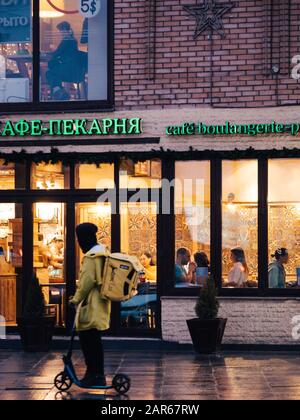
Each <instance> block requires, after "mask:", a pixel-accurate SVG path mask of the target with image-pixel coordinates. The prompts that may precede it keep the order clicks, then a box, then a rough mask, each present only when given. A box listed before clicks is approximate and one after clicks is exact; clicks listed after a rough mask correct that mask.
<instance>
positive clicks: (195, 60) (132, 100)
mask: <svg viewBox="0 0 300 420" xmlns="http://www.w3.org/2000/svg"><path fill="white" fill-rule="evenodd" d="M201 1H202V0H201ZM272 1H273V2H274V3H277V6H278V7H274V13H275V17H273V23H274V26H275V29H274V37H273V44H272V45H273V56H274V57H275V58H274V60H275V61H274V60H273V62H272V63H271V62H270V60H269V58H270V51H271V49H270V48H271V39H270V32H269V31H268V27H269V24H268V19H269V18H268V16H269V15H268V14H269V9H268V4H269V3H270V2H271V0H236V1H235V3H236V7H235V8H233V9H232V10H231V11H230V12H229V13H228V14H226V15H225V16H224V17H223V22H224V28H225V33H226V38H225V39H221V38H220V36H219V35H217V34H215V35H214V36H213V41H212V43H211V42H210V40H209V39H208V32H206V33H205V34H202V35H200V37H199V38H198V39H197V40H196V41H195V40H193V34H194V30H195V27H196V24H195V21H194V20H192V19H189V18H188V17H187V14H186V12H185V11H184V10H183V5H186V4H194V3H195V4H196V0H189V1H188V0H167V1H166V0H156V4H157V11H156V43H155V45H156V60H155V63H156V76H155V80H154V81H153V80H147V56H148V55H147V40H148V35H147V34H148V31H147V4H148V0H138V1H129V0H128V1H126V0H125V1H124V0H115V104H116V109H117V110H121V109H139V108H160V107H178V106H187V105H188V106H192V107H193V106H198V105H201V106H209V105H210V104H212V105H214V106H217V107H218V106H222V107H223V106H224V107H261V106H276V105H286V104H298V103H299V102H300V90H299V86H298V82H297V81H295V80H294V79H292V78H291V76H290V75H289V74H288V73H290V71H289V62H290V59H291V57H292V56H294V55H296V54H300V47H299V45H300V42H299V41H300V0H291V25H290V27H291V37H290V39H291V44H290V47H291V51H290V54H288V53H287V49H288V48H287V39H288V20H287V18H286V17H285V15H286V9H285V8H283V9H282V8H281V6H282V4H283V3H286V0H280V1H279V0H272ZM218 2H219V3H222V2H224V0H218ZM211 54H212V60H213V65H212V73H211V66H210V63H211ZM288 55H290V56H291V57H288ZM277 61H278V64H280V66H281V68H282V69H283V70H284V71H285V72H286V73H287V74H281V75H280V76H279V77H278V83H277V81H276V79H277V76H274V75H273V76H272V75H270V67H272V64H277ZM283 61H285V62H283ZM270 63H271V64H270ZM267 70H268V72H269V74H268V75H267V73H266V71H267ZM211 76H212V77H211ZM211 92H212V97H211Z"/></svg>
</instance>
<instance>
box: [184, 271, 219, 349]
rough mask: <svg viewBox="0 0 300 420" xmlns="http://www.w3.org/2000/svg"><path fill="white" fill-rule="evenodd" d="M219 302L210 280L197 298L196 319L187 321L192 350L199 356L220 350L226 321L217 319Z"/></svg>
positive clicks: (212, 282)
mask: <svg viewBox="0 0 300 420" xmlns="http://www.w3.org/2000/svg"><path fill="white" fill-rule="evenodd" d="M219 306H220V304H219V302H218V300H217V289H216V287H215V284H214V281H213V280H212V279H211V278H210V279H208V281H207V286H206V287H204V288H203V289H202V290H201V292H200V295H199V297H198V300H197V303H196V306H195V312H196V315H197V318H195V319H190V320H188V321H187V325H188V328H189V331H190V334H191V338H192V341H193V345H194V349H195V351H196V352H197V353H200V354H212V353H215V352H216V351H217V350H219V349H220V347H221V344H222V340H223V336H224V332H225V327H226V323H227V319H223V318H218V313H219Z"/></svg>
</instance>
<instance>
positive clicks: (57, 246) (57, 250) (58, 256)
mask: <svg viewBox="0 0 300 420" xmlns="http://www.w3.org/2000/svg"><path fill="white" fill-rule="evenodd" d="M63 250H64V238H63V236H60V235H58V236H56V237H55V238H54V239H53V241H52V244H51V246H50V258H49V260H50V265H51V266H52V267H54V268H56V269H61V270H62V269H63V262H64V251H63Z"/></svg>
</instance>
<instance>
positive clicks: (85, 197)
mask: <svg viewBox="0 0 300 420" xmlns="http://www.w3.org/2000/svg"><path fill="white" fill-rule="evenodd" d="M245 155H246V156H245ZM144 157H145V159H151V154H149V155H148V154H147V153H145V155H144ZM157 157H159V156H157ZM160 158H161V162H162V179H167V180H169V181H172V180H173V179H174V178H175V162H176V161H189V160H193V161H195V160H198V161H210V165H211V172H210V173H211V175H210V176H211V266H212V271H213V276H214V278H215V279H217V280H218V279H219V281H218V286H219V296H221V297H236V298H241V299H242V298H251V297H253V298H255V297H261V298H268V297H271V298H272V297H273V298H289V297H294V298H295V297H298V298H299V297H300V289H269V288H268V262H269V251H268V205H267V204H268V203H267V200H268V162H269V159H276V158H278V159H280V158H298V159H300V151H299V155H298V154H297V153H295V154H293V153H287V154H286V156H282V155H280V154H279V153H278V154H274V153H271V152H270V153H266V155H265V156H263V157H259V154H258V155H252V154H247V153H245V154H243V155H242V156H238V153H237V154H236V157H232V153H230V154H228V155H227V154H226V153H223V152H222V153H221V154H218V153H214V154H213V156H211V155H210V154H209V153H203V154H199V155H197V154H195V156H191V157H189V158H188V159H186V158H184V157H183V158H181V159H180V156H178V155H177V156H176V157H175V156H174V158H173V157H172V158H170V157H166V158H164V156H163V154H162V155H161V156H160ZM61 159H62V160H64V154H61ZM95 159H96V160H97V161H98V162H99V163H101V162H103V163H105V161H104V160H103V159H102V156H101V154H96V155H95ZM249 159H254V160H257V161H258V250H259V252H258V270H259V287H258V288H257V289H226V288H225V289H223V288H221V287H220V280H221V270H222V223H221V221H222V161H223V160H249ZM11 161H13V159H11ZM75 163H80V158H79V159H78V161H74V162H73V161H72V162H70V163H69V164H68V165H69V167H70V188H69V189H67V190H48V191H47V190H33V189H32V188H31V165H32V160H31V159H30V156H28V157H27V159H26V180H25V181H26V188H25V189H23V190H21V189H20V190H1V191H0V193H1V202H2V203H20V204H22V205H23V247H24V254H23V273H24V282H23V284H22V296H20V303H19V305H20V304H21V301H23V299H24V298H25V296H26V291H27V287H28V279H29V278H30V273H32V272H33V234H32V232H33V203H35V202H48V201H53V202H59V203H65V204H66V217H67V236H66V241H67V242H68V244H69V245H68V253H67V259H66V270H67V272H68V275H69V278H70V279H75V277H76V272H75V264H74V261H75V255H76V254H75V226H76V219H75V205H76V203H78V202H91V201H96V200H97V198H98V197H99V192H97V191H96V190H94V189H76V185H75ZM111 163H113V164H114V174H115V183H116V188H117V203H120V193H121V191H120V190H118V187H119V158H118V156H115V158H114V159H113V161H111ZM134 193H135V192H133V191H130V192H129V194H128V199H130V198H131V197H132V196H133V195H134ZM148 193H149V201H151V199H152V197H151V192H150V191H149V190H148ZM156 194H159V197H160V199H159V213H158V216H157V245H158V246H157V263H158V264H157V266H158V273H157V276H158V284H157V294H158V314H157V317H158V318H157V321H158V325H157V330H156V331H155V332H154V335H155V336H159V335H160V334H161V329H160V328H161V324H160V320H161V304H160V300H161V298H162V297H168V296H171V297H172V296H173V297H178V298H185V297H186V298H188V297H196V296H198V294H199V289H197V288H195V289H194V288H193V289H185V288H180V289H176V288H175V287H174V284H173V279H174V262H175V211H174V209H175V193H174V188H172V189H171V193H170V199H171V214H162V189H160V190H157V191H156ZM119 249H120V213H119V211H118V212H117V214H115V215H112V251H113V252H118V251H119ZM75 287H76V285H75V281H73V280H71V281H70V282H68V283H67V290H66V296H67V298H68V297H69V296H71V295H73V294H74V292H75ZM67 312H68V314H67V322H68V323H67V328H68V327H70V326H71V324H70V322H71V320H72V314H71V312H70V310H69V308H67ZM114 322H115V323H114V324H113V325H112V328H113V331H114V332H115V331H118V332H119V333H121V332H122V333H123V332H124V330H121V329H120V328H118V325H117V323H116V319H115V321H114ZM9 330H12V331H13V330H14V327H10V329H9ZM59 331H60V329H59V330H58V332H59ZM64 331H65V329H63V330H62V333H64ZM140 334H141V332H140V330H138V331H137V330H132V331H129V330H128V331H126V335H128V336H136V335H140ZM143 334H145V332H143ZM145 335H149V336H153V332H152V331H150V332H148V333H146V334H145Z"/></svg>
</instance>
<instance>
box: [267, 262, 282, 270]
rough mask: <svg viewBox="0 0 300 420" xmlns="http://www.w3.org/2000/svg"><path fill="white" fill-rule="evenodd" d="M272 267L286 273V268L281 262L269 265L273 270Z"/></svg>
mask: <svg viewBox="0 0 300 420" xmlns="http://www.w3.org/2000/svg"><path fill="white" fill-rule="evenodd" d="M272 267H277V268H279V269H280V270H283V271H284V266H283V265H282V264H281V263H280V262H279V261H272V262H271V263H270V264H269V269H270V268H272Z"/></svg>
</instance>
